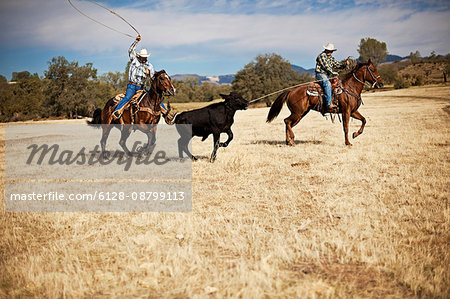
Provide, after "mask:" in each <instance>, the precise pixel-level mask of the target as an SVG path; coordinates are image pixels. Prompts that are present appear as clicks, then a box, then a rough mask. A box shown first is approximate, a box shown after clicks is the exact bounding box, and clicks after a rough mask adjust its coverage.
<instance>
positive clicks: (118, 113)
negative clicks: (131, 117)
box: [112, 110, 122, 119]
mask: <svg viewBox="0 0 450 299" xmlns="http://www.w3.org/2000/svg"><path fill="white" fill-rule="evenodd" d="M112 117H113V118H114V119H119V118H121V117H122V112H121V111H120V110H116V111H114V112H113V113H112Z"/></svg>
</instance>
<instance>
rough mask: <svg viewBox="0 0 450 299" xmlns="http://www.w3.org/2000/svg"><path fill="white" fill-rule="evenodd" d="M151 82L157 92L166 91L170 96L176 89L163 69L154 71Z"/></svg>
mask: <svg viewBox="0 0 450 299" xmlns="http://www.w3.org/2000/svg"><path fill="white" fill-rule="evenodd" d="M153 84H155V88H156V90H157V91H158V92H159V93H163V92H167V93H168V94H169V95H171V96H173V95H175V92H176V89H175V87H174V86H173V84H172V80H171V79H170V77H169V75H167V73H166V71H165V70H162V71H159V72H156V73H155V75H154V76H153Z"/></svg>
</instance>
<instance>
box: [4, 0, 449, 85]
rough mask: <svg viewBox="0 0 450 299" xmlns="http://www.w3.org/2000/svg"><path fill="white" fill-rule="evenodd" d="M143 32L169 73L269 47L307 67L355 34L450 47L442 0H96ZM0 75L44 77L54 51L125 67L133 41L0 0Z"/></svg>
mask: <svg viewBox="0 0 450 299" xmlns="http://www.w3.org/2000/svg"><path fill="white" fill-rule="evenodd" d="M72 2H73V3H74V4H75V5H76V6H77V7H78V8H80V9H81V10H82V11H83V12H85V13H86V14H88V15H89V16H91V17H93V18H95V19H98V20H99V21H101V22H103V23H105V24H107V25H109V26H111V27H114V28H116V29H117V30H120V31H122V32H126V33H128V34H131V35H135V32H134V31H133V30H132V29H131V28H130V27H128V25H126V24H125V23H124V22H122V21H121V20H120V19H119V18H117V17H115V16H113V15H112V14H110V13H109V12H107V11H105V10H102V9H100V8H99V7H98V6H96V5H94V4H92V3H89V2H87V1H80V0H72ZM100 3H102V4H103V5H105V6H107V7H109V8H110V9H112V10H114V11H116V12H117V13H119V14H120V15H122V16H123V17H124V18H125V19H127V20H128V21H129V22H130V23H132V24H133V25H134V26H135V27H136V28H137V29H138V30H139V31H140V33H141V35H142V41H141V42H140V43H139V45H138V50H139V49H140V48H147V49H148V50H149V51H150V52H151V53H152V56H151V57H150V61H151V62H152V64H153V65H154V67H155V69H156V70H161V69H165V70H166V71H167V72H168V73H169V74H172V75H174V74H188V73H191V74H192V73H196V74H200V75H210V76H211V75H224V74H233V73H236V72H237V71H239V70H240V69H242V68H243V67H244V66H245V64H247V63H248V62H250V61H251V60H252V59H253V58H254V57H255V56H257V55H258V54H264V53H277V54H279V55H281V56H283V57H284V58H286V59H288V60H289V61H290V62H291V63H293V64H296V65H299V66H302V67H305V68H312V67H314V62H315V58H316V56H317V54H318V53H319V52H320V51H321V50H322V45H325V44H327V43H328V42H332V43H334V44H335V46H336V47H337V48H338V51H337V52H336V53H335V56H336V58H338V59H344V58H346V57H348V56H354V57H358V53H357V48H358V44H359V41H360V40H361V38H366V37H372V38H376V39H377V40H379V41H383V42H386V44H387V47H388V51H389V53H390V54H396V55H400V56H406V55H409V53H410V52H411V51H416V50H419V51H420V53H421V54H422V55H423V56H427V55H429V54H430V53H431V51H435V52H436V53H438V54H447V53H449V52H450V34H449V32H450V1H448V0H447V1H439V0H435V1H405V0H399V1H388V0H376V1H375V0H374V1H372V0H355V1H326V0H319V1H306V0H299V1H292V0H270V1H269V0H253V1H248V0H247V1H245V0H244V1H237V0H218V1H200V0H192V1H184V0H141V1H127V0H120V1H119V0H104V1H101V2H100ZM0 24H1V25H2V31H1V32H0V51H1V56H0V74H1V75H3V76H5V77H7V78H8V79H10V78H11V73H12V72H15V71H16V72H18V71H25V70H26V71H29V72H31V73H35V72H36V73H38V74H39V75H41V76H42V75H43V74H44V71H45V70H46V69H47V67H48V64H47V62H48V61H50V60H51V58H52V57H56V56H64V57H66V59H67V60H69V61H78V62H79V63H80V64H85V63H87V62H92V63H93V64H94V67H95V68H97V69H98V72H99V74H102V73H106V72H109V71H123V70H124V68H125V65H126V63H127V61H128V55H127V50H128V48H129V46H130V44H131V43H132V41H133V39H132V38H130V37H127V36H123V35H120V34H118V33H116V32H113V31H110V30H108V29H106V28H104V27H102V26H100V25H98V24H96V23H94V22H92V21H91V20H89V19H87V18H85V17H84V16H82V15H81V14H79V13H78V12H77V11H76V10H74V9H73V8H72V7H71V6H70V5H69V3H68V1H67V0H14V1H5V0H3V1H1V2H0Z"/></svg>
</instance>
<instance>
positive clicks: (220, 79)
mask: <svg viewBox="0 0 450 299" xmlns="http://www.w3.org/2000/svg"><path fill="white" fill-rule="evenodd" d="M407 58H409V56H405V57H401V56H398V55H391V54H388V55H387V57H386V60H385V61H384V62H383V63H391V62H395V61H399V60H403V59H407ZM291 67H292V69H293V70H294V71H296V72H298V73H300V74H303V73H309V74H310V75H311V76H314V70H315V69H314V68H310V69H305V68H303V67H301V66H298V65H295V64H291ZM189 78H193V79H196V80H198V84H202V83H205V82H208V83H211V84H217V85H222V84H227V85H230V84H231V83H232V82H233V80H234V78H235V75H234V74H228V75H219V76H202V75H198V74H175V75H173V76H172V79H174V80H177V81H185V80H187V79H189Z"/></svg>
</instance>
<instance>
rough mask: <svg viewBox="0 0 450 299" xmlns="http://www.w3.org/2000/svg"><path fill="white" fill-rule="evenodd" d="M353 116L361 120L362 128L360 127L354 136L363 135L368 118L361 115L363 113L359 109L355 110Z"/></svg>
mask: <svg viewBox="0 0 450 299" xmlns="http://www.w3.org/2000/svg"><path fill="white" fill-rule="evenodd" d="M352 117H353V118H356V119H359V120H360V121H361V123H362V124H361V128H359V130H358V132H354V133H353V138H356V137H358V136H359V135H361V134H362V133H363V131H364V126H365V125H366V119H365V118H364V116H362V115H361V113H359V111H358V110H356V111H355V112H353V113H352Z"/></svg>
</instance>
